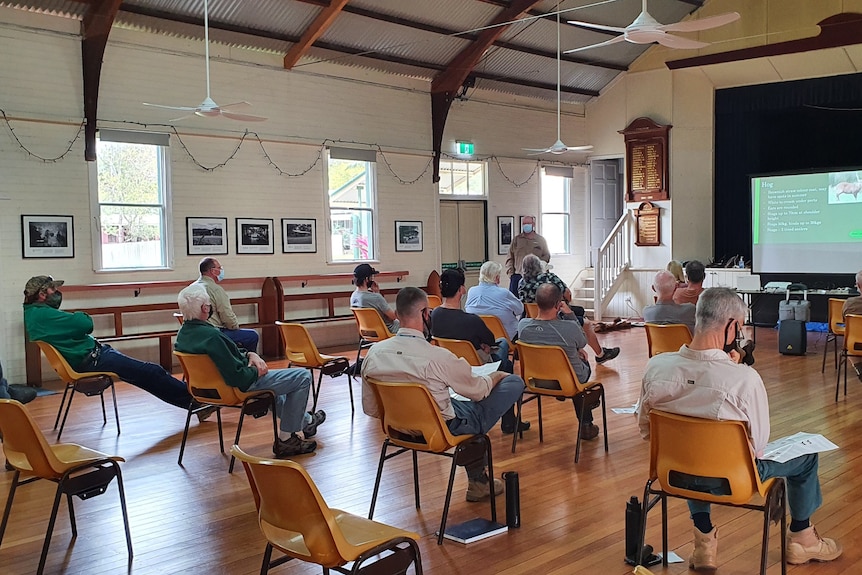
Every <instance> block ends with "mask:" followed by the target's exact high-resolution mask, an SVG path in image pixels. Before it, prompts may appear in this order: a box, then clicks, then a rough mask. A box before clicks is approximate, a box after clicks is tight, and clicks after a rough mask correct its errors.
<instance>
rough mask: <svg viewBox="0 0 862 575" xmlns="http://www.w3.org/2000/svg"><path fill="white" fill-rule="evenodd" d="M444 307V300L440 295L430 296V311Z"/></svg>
mask: <svg viewBox="0 0 862 575" xmlns="http://www.w3.org/2000/svg"><path fill="white" fill-rule="evenodd" d="M441 305H443V299H442V298H441V297H440V296H439V295H434V294H428V309H434V308H435V307H440V306H441Z"/></svg>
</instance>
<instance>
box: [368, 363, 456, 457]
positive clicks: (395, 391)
mask: <svg viewBox="0 0 862 575" xmlns="http://www.w3.org/2000/svg"><path fill="white" fill-rule="evenodd" d="M366 381H367V382H368V383H369V384H370V385H371V388H372V389H373V390H374V395H375V396H376V397H377V404H378V405H379V406H380V410H381V413H382V416H381V418H380V423H381V425H382V426H383V433H385V434H386V436H387V437H389V439H390V441H391V442H392V443H394V444H396V445H400V446H403V447H409V448H410V449H416V450H419V451H434V452H437V453H442V452H444V451H446V450H448V449H450V448H451V447H453V446H455V445H456V444H457V441H455V439H454V436H453V435H452V434H451V433H450V432H449V428H448V427H446V422H445V421H443V415H442V414H441V413H440V408H439V407H438V405H437V402H436V401H434V397H433V396H432V395H431V392H430V391H428V388H427V387H425V386H424V385H422V384H419V383H400V382H396V383H392V382H382V381H379V380H376V379H374V378H371V377H367V378H366ZM405 433H409V435H412V436H417V437H416V438H409V437H407V436H405V435H404V434H405ZM419 435H421V437H422V439H419V438H418V436H419Z"/></svg>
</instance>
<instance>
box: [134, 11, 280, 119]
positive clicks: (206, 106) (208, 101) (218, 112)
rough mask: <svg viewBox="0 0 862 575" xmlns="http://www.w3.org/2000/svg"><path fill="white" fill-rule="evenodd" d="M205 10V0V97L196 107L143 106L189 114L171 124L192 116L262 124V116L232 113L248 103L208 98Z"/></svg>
mask: <svg viewBox="0 0 862 575" xmlns="http://www.w3.org/2000/svg"><path fill="white" fill-rule="evenodd" d="M207 8H208V7H207V0H204V45H205V47H206V68H207V97H206V98H205V99H204V101H203V102H201V103H200V104H199V105H197V106H165V105H163V104H148V103H147V102H144V106H152V107H154V108H166V109H168V110H181V111H183V112H191V113H190V114H186V115H183V116H180V117H179V118H174V119H173V120H169V121H171V122H177V121H179V120H184V119H185V118H189V117H191V116H192V115H197V116H203V117H205V118H212V117H215V116H223V117H225V118H230V119H231V120H239V121H241V122H263V121H264V120H266V118H264V117H263V116H255V115H253V114H238V113H236V112H233V111H232V110H234V109H236V108H243V107H246V106H251V104H249V103H248V102H245V101H243V102H234V103H233V104H225V105H224V106H219V105H218V104H216V103H215V101H213V99H212V98H211V97H210V29H209V11H208V9H207Z"/></svg>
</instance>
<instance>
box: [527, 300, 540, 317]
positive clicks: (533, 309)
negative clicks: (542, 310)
mask: <svg viewBox="0 0 862 575" xmlns="http://www.w3.org/2000/svg"><path fill="white" fill-rule="evenodd" d="M524 311H525V312H527V317H538V315H539V304H537V303H525V304H524Z"/></svg>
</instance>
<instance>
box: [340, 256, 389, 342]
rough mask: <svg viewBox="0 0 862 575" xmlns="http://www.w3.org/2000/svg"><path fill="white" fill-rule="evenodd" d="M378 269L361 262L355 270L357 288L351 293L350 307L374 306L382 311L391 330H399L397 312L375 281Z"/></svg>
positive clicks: (384, 320)
mask: <svg viewBox="0 0 862 575" xmlns="http://www.w3.org/2000/svg"><path fill="white" fill-rule="evenodd" d="M377 273H378V272H377V270H376V269H374V268H373V267H371V266H370V265H368V264H359V265H358V266H356V268H355V269H354V270H353V284H354V285H355V286H356V289H355V290H354V291H353V293H352V294H351V295H350V307H364V308H368V307H373V308H374V309H376V310H377V311H378V312H379V313H380V317H382V318H383V323H385V324H386V327H387V328H388V329H389V331H390V332H392V333H395V332H396V331H398V327H399V326H398V320H397V319H395V312H394V311H392V308H391V307H389V303H388V302H387V301H386V299H385V298H384V297H383V296H382V295H380V288H379V287H377V284H376V283H374V276H375V274H377Z"/></svg>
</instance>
